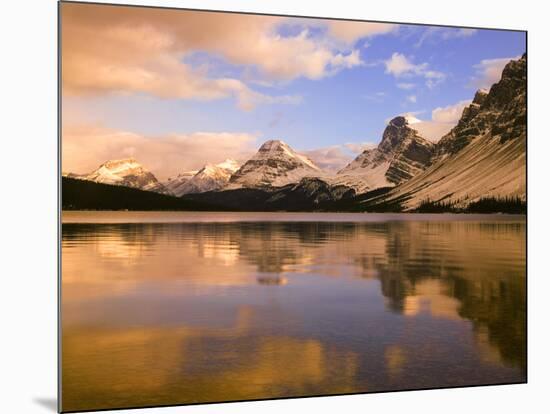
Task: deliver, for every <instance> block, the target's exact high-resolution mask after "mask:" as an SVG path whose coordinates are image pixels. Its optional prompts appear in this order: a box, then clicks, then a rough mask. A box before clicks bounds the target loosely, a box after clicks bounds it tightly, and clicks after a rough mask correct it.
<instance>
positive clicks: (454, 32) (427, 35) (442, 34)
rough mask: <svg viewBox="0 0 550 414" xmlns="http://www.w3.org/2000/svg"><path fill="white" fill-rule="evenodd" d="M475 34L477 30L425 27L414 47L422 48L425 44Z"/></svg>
mask: <svg viewBox="0 0 550 414" xmlns="http://www.w3.org/2000/svg"><path fill="white" fill-rule="evenodd" d="M476 33H477V29H468V28H453V27H427V28H426V29H425V30H424V31H423V32H422V35H421V36H420V38H419V39H418V42H416V43H415V45H414V46H415V47H420V46H422V45H423V44H424V43H425V42H427V41H429V42H430V43H433V42H438V41H445V40H450V39H460V38H467V37H472V36H473V35H475V34H476Z"/></svg>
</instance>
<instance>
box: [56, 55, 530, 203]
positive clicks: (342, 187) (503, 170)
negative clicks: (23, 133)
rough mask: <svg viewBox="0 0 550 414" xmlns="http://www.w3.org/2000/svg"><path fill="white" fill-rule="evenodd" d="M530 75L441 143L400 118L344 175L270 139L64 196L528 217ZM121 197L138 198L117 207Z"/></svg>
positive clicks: (489, 96) (513, 72) (129, 165)
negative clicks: (203, 161) (248, 153)
mask: <svg viewBox="0 0 550 414" xmlns="http://www.w3.org/2000/svg"><path fill="white" fill-rule="evenodd" d="M526 78H527V58H526V55H523V56H522V57H521V58H520V59H518V60H513V61H510V62H509V63H508V64H507V65H506V67H505V68H504V70H503V72H502V77H501V79H500V81H499V82H497V83H496V84H494V85H493V86H492V87H491V89H490V90H489V91H486V90H479V91H477V93H476V94H475V96H474V97H473V100H472V102H471V104H470V105H468V106H467V107H466V108H464V110H463V112H462V116H461V118H460V119H459V121H458V123H457V125H456V126H455V127H454V128H452V129H451V131H450V132H449V133H447V134H446V135H445V136H443V137H442V138H441V139H440V140H439V141H438V142H436V143H433V142H431V141H429V140H427V139H426V138H424V137H423V136H422V135H421V134H420V133H419V132H418V131H417V130H416V129H415V123H417V122H419V121H418V120H417V119H416V118H414V117H411V116H397V117H395V118H393V119H392V120H390V121H389V122H388V125H387V126H386V128H385V130H384V133H383V135H382V140H381V141H380V143H379V144H378V146H377V147H375V148H369V149H366V150H365V151H363V152H362V153H361V154H359V155H358V156H357V157H356V158H355V159H354V160H353V161H352V162H350V163H349V164H348V165H347V166H345V167H344V168H342V169H341V170H340V171H338V172H337V173H336V174H329V173H327V172H325V171H323V170H322V169H321V168H319V167H318V166H317V165H315V163H314V162H313V161H312V160H310V159H309V158H308V157H306V156H304V155H302V154H300V153H298V152H296V151H295V150H294V149H292V148H291V147H290V146H289V145H288V144H287V143H285V142H283V141H280V140H270V141H267V142H265V143H264V144H263V145H262V146H261V147H260V148H259V150H258V151H257V153H256V154H255V155H254V156H252V157H251V158H250V159H248V160H247V161H245V162H244V163H242V164H241V163H239V162H237V161H235V160H232V159H228V160H225V161H224V162H222V163H220V164H207V165H205V166H204V167H203V168H201V169H199V170H198V171H184V172H182V173H180V174H178V175H177V176H176V177H173V178H170V179H168V180H167V181H165V182H160V181H159V180H158V179H157V178H156V177H155V176H154V175H153V174H152V173H151V172H150V171H148V170H147V169H145V168H144V167H142V166H141V165H140V164H138V163H137V161H136V160H134V159H124V160H115V161H108V162H106V163H104V164H102V165H101V166H100V167H99V168H98V169H97V170H95V171H93V172H92V173H89V174H84V175H75V174H69V175H68V177H67V178H65V177H64V180H63V197H64V200H65V196H66V195H67V194H69V195H70V197H69V198H71V197H72V198H73V199H72V201H71V200H68V201H67V204H66V203H65V201H64V203H63V207H64V208H77V207H78V206H79V205H80V204H82V203H80V204H79V203H77V202H75V201H74V197H75V196H76V195H75V194H76V193H75V191H76V190H75V189H76V188H80V190H81V191H90V188H87V187H86V186H87V185H88V184H86V182H89V181H93V182H94V184H95V185H96V186H100V187H94V189H93V190H94V194H95V195H96V196H97V197H101V196H102V194H109V197H111V202H110V203H104V202H102V201H100V200H99V199H98V200H97V201H96V202H94V198H93V197H88V198H86V197H84V198H86V202H85V203H84V204H82V205H81V207H83V208H89V209H94V208H95V209H106V208H111V209H117V208H125V209H155V208H154V207H153V208H145V207H144V204H143V203H144V202H145V201H144V200H146V199H147V197H148V196H147V195H145V196H144V195H143V194H141V193H145V194H146V193H151V192H155V193H160V194H157V196H158V197H161V198H162V200H163V201H161V198H156V199H155V200H156V201H154V202H153V201H151V202H152V203H153V205H158V206H159V209H170V208H173V209H175V210H178V209H189V208H192V207H193V206H196V207H197V209H200V210H204V209H212V210H235V211H410V212H413V211H418V212H444V211H449V212H514V213H517V212H525V211H526V139H527V138H526V129H527V125H526V124H527V109H526ZM69 177H70V178H69ZM105 185H107V186H105ZM101 186H104V187H105V188H103V187H101ZM116 186H123V187H131V188H132V189H133V190H135V191H138V192H139V193H133V194H132V195H130V194H126V193H124V191H117V190H116V189H115V190H113V188H115V187H116ZM107 187H109V188H107ZM102 188H103V189H102ZM80 197H81V198H82V197H83V196H82V195H80ZM117 197H130V199H132V200H138V199H139V200H140V201H139V202H134V203H132V202H122V201H121V202H118V203H117V202H113V198H114V199H116V198H117ZM164 198H165V199H164ZM169 199H174V200H176V201H175V202H173V204H171V203H172V201H166V200H169ZM75 203H76V204H75ZM155 203H156V204H155ZM159 203H160V204H159ZM170 206H173V207H170ZM190 206H191V207H190Z"/></svg>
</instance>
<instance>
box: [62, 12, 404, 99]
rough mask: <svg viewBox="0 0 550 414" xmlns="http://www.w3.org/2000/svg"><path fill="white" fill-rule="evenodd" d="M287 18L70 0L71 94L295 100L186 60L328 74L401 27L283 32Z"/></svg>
mask: <svg viewBox="0 0 550 414" xmlns="http://www.w3.org/2000/svg"><path fill="white" fill-rule="evenodd" d="M286 22H288V19H285V18H282V17H271V16H255V15H239V14H230V13H211V12H193V11H185V10H181V11H177V10H167V9H145V8H139V7H114V6H103V5H93V4H86V5H85V4H70V3H64V4H63V5H62V79H63V93H64V94H73V95H86V94H105V93H146V94H151V95H154V96H158V97H161V98H181V99H200V100H213V99H222V98H227V97H234V98H235V99H236V101H237V104H238V105H239V107H241V108H242V109H246V110H248V109H252V108H253V107H254V106H256V105H258V104H262V103H288V104H295V103H299V102H300V97H297V96H267V95H264V94H261V93H259V92H257V91H254V90H252V89H251V88H250V86H248V85H246V84H245V83H244V82H243V81H242V80H240V79H235V78H231V77H219V76H218V77H215V76H211V75H210V73H209V68H208V67H207V66H204V67H199V68H196V67H192V66H191V65H190V64H188V63H186V59H187V58H188V57H189V56H191V55H192V54H193V53H195V52H197V51H203V52H207V53H209V54H211V55H214V56H218V57H221V58H222V59H224V60H225V61H226V62H228V63H230V64H233V65H241V66H243V67H249V68H252V69H254V70H256V71H257V72H258V74H259V76H260V77H262V78H263V80H264V81H266V82H269V81H289V80H292V79H295V78H298V77H306V78H309V79H321V78H323V77H325V76H329V75H332V74H334V73H336V72H338V71H340V70H343V69H346V68H352V67H355V66H358V65H361V64H362V61H361V57H360V54H359V51H357V50H354V49H352V48H350V47H348V46H347V43H349V42H351V41H353V40H356V39H358V38H359V37H364V36H373V35H377V34H383V33H389V32H391V31H393V30H395V27H394V26H392V25H385V24H374V23H357V22H330V21H327V22H322V21H321V22H322V23H321V24H322V25H325V26H326V30H325V31H324V35H321V36H318V37H315V36H312V35H310V31H309V30H308V27H307V25H305V26H304V28H303V30H302V31H301V32H299V33H298V34H296V35H293V36H280V35H279V34H278V33H277V28H278V27H280V26H281V25H283V24H285V23H286ZM309 22H310V23H309V24H312V23H311V22H313V21H309ZM314 22H315V24H316V25H318V24H319V23H318V22H319V21H314ZM342 42H344V43H346V45H344V46H342V45H341V43H342ZM341 46H342V47H341Z"/></svg>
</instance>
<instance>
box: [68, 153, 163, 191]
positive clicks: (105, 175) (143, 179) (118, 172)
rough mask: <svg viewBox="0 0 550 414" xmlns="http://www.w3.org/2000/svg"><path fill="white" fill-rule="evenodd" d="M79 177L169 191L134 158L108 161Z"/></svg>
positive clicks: (147, 189)
mask: <svg viewBox="0 0 550 414" xmlns="http://www.w3.org/2000/svg"><path fill="white" fill-rule="evenodd" d="M78 178H80V179H84V180H89V181H94V182H96V183H102V184H114V185H122V186H125V187H132V188H138V189H140V190H146V191H154V192H157V193H169V191H168V190H167V189H166V187H164V186H163V185H162V184H161V183H160V182H159V181H158V180H157V178H156V177H155V176H154V175H153V173H151V172H150V171H148V170H146V169H145V168H144V167H143V166H142V165H141V164H139V163H138V162H137V161H136V160H135V159H134V158H126V159H121V160H110V161H107V162H105V163H103V164H101V165H100V166H99V168H97V169H96V170H95V171H93V172H91V173H90V174H86V175H82V176H79V177H78Z"/></svg>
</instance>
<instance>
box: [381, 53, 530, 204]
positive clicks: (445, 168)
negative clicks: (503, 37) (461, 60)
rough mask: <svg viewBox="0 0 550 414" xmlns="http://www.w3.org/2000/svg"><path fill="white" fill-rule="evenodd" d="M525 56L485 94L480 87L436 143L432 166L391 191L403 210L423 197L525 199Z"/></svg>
mask: <svg viewBox="0 0 550 414" xmlns="http://www.w3.org/2000/svg"><path fill="white" fill-rule="evenodd" d="M526 87H527V58H526V56H525V55H524V56H523V57H522V58H521V59H518V60H515V61H511V62H509V63H508V64H507V65H506V67H505V68H504V70H503V72H502V78H501V80H500V81H499V82H498V83H496V84H494V85H493V86H492V87H491V90H490V91H489V92H486V91H478V92H477V93H476V95H475V97H474V100H473V102H472V104H471V105H470V106H468V107H466V108H465V109H464V111H463V113H462V117H461V119H460V120H459V122H458V124H457V125H456V127H454V128H453V129H452V130H451V131H450V132H449V133H448V134H447V135H446V136H444V137H443V138H442V139H441V140H440V141H439V142H438V143H437V144H436V146H435V150H434V157H433V161H432V165H431V166H430V167H429V168H427V169H426V170H425V171H423V172H422V173H420V174H418V175H417V176H415V177H414V178H412V179H411V180H409V181H407V182H405V183H403V184H401V185H400V186H399V187H397V188H396V189H395V190H392V191H391V192H389V193H388V194H387V195H386V196H384V197H383V199H382V200H381V201H383V202H389V201H392V200H398V201H401V202H402V205H403V207H404V208H405V209H412V208H415V207H417V206H418V205H419V204H420V203H421V202H422V201H425V200H428V199H429V200H430V201H435V202H437V201H445V202H453V203H457V206H465V205H467V204H469V203H470V202H472V201H476V200H478V199H480V198H482V197H496V198H503V197H519V198H521V199H524V200H525V197H526V164H525V157H526V132H527V107H526Z"/></svg>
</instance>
